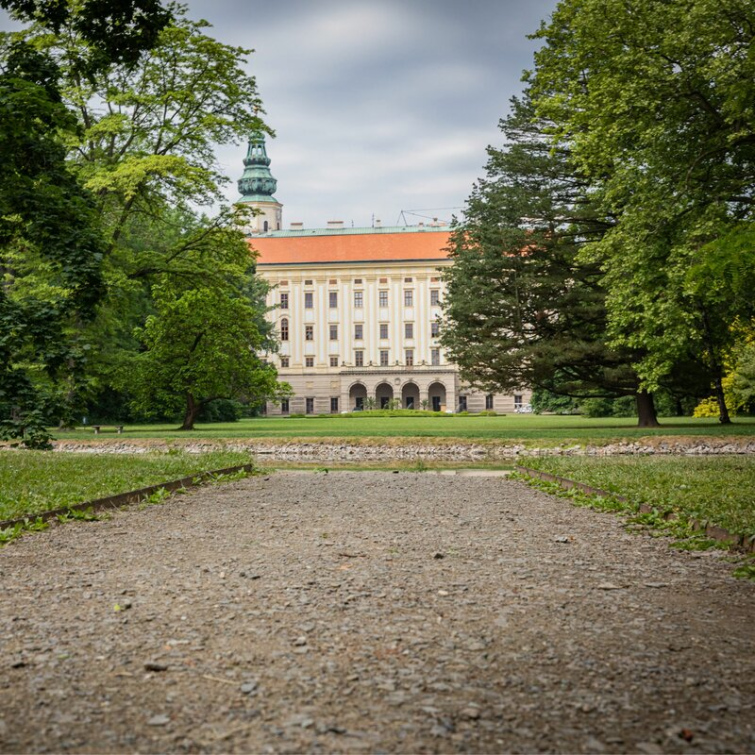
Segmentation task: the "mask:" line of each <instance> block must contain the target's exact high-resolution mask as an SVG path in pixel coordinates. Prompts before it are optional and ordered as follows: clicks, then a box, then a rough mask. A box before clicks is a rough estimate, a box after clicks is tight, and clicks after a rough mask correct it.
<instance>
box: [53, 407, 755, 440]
mask: <svg viewBox="0 0 755 755" xmlns="http://www.w3.org/2000/svg"><path fill="white" fill-rule="evenodd" d="M661 422H662V426H661V427H660V428H657V429H652V430H649V429H647V428H639V427H637V426H636V425H637V420H636V419H633V418H606V419H597V418H596V419H591V418H586V417H561V416H541V415H534V414H532V415H525V414H513V415H506V416H497V417H488V416H479V415H468V416H459V415H453V414H440V415H434V414H432V413H427V414H425V413H420V412H417V413H416V416H405V415H403V416H379V415H375V414H371V413H369V412H364V413H359V412H355V413H353V414H345V415H334V416H310V417H259V418H255V419H243V420H240V421H238V422H229V423H218V424H200V425H197V427H196V429H195V430H193V431H191V432H186V431H180V430H177V429H176V425H175V423H174V424H162V425H127V426H126V427H125V431H124V434H123V435H122V436H120V435H116V434H115V433H114V432H103V434H102V435H99V436H95V435H94V433H93V431H92V429H91V428H86V427H80V428H78V429H76V430H71V431H65V432H57V431H53V433H54V435H55V437H56V438H58V439H61V440H65V439H75V440H81V439H89V440H93V439H98V440H114V439H118V440H121V439H129V438H138V439H150V438H154V439H172V438H182V439H187V438H190V439H205V438H206V439H222V438H228V439H231V438H255V439H258V438H278V439H286V438H337V439H344V438H388V437H401V438H409V437H414V438H459V439H462V440H471V441H474V440H479V441H486V440H487V441H507V442H512V443H513V442H522V443H525V444H528V445H549V444H550V445H553V444H555V443H582V444H585V443H590V442H594V443H609V442H611V441H614V440H640V439H642V438H658V437H664V436H680V435H682V436H695V437H698V436H710V437H731V436H753V435H755V418H737V419H736V420H735V421H734V423H733V424H731V425H720V424H719V423H718V422H717V421H716V420H715V419H693V418H691V417H673V418H668V419H665V420H661Z"/></svg>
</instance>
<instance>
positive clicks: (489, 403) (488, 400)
mask: <svg viewBox="0 0 755 755" xmlns="http://www.w3.org/2000/svg"><path fill="white" fill-rule="evenodd" d="M492 408H493V394H492V393H488V395H487V396H485V409H486V410H487V411H490V410H491V409H492Z"/></svg>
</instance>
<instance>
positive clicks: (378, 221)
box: [375, 218, 383, 228]
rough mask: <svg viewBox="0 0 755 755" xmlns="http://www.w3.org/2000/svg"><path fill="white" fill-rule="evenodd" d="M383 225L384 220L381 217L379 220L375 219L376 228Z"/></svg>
mask: <svg viewBox="0 0 755 755" xmlns="http://www.w3.org/2000/svg"><path fill="white" fill-rule="evenodd" d="M382 227H383V221H382V220H380V218H378V219H377V220H376V221H375V228H382Z"/></svg>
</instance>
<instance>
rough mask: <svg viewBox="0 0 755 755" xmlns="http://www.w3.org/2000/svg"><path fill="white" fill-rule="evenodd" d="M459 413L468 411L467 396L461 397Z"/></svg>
mask: <svg viewBox="0 0 755 755" xmlns="http://www.w3.org/2000/svg"><path fill="white" fill-rule="evenodd" d="M459 411H460V412H465V411H467V397H466V396H459Z"/></svg>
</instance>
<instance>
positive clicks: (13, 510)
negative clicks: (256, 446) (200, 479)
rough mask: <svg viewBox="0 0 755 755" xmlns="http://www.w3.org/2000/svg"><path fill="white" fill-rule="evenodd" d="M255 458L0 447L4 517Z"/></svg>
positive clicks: (218, 453)
mask: <svg viewBox="0 0 755 755" xmlns="http://www.w3.org/2000/svg"><path fill="white" fill-rule="evenodd" d="M250 461H251V458H250V455H249V454H248V453H235V452H225V451H213V452H210V453H205V454H187V453H182V452H173V451H171V452H169V453H143V454H96V455H95V454H66V453H51V452H49V451H0V520H3V519H14V518H17V517H21V516H26V515H32V516H33V515H34V514H38V513H40V512H43V511H49V510H51V509H56V508H60V507H64V506H70V505H73V504H77V503H82V502H84V501H90V500H93V499H96V498H102V497H104V496H108V495H115V494H116V493H125V492H127V491H130V490H137V489H139V488H143V487H147V486H148V485H156V484H159V483H161V482H169V481H170V480H175V479H178V478H180V477H187V476H189V475H192V474H198V473H199V472H205V471H209V470H214V469H222V468H224V467H231V466H236V465H240V464H248V463H249V462H250Z"/></svg>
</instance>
